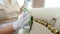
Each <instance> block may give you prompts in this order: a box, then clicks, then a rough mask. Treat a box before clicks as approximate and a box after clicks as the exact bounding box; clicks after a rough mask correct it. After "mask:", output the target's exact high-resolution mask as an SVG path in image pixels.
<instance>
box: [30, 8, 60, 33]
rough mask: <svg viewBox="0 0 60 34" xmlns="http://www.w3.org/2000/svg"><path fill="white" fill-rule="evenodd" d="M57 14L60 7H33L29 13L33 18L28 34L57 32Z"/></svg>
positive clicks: (59, 28) (59, 18)
mask: <svg viewBox="0 0 60 34" xmlns="http://www.w3.org/2000/svg"><path fill="white" fill-rule="evenodd" d="M59 14H60V8H33V9H32V10H31V15H32V16H33V18H34V19H33V26H32V30H31V32H30V34H59V33H58V32H59V31H60V25H59V24H60V23H59V22H60V15H59ZM46 24H47V25H46ZM54 31H55V32H54Z"/></svg>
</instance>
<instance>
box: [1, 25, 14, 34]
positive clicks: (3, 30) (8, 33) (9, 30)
mask: <svg viewBox="0 0 60 34" xmlns="http://www.w3.org/2000/svg"><path fill="white" fill-rule="evenodd" d="M13 32H15V30H14V29H13V27H12V25H9V26H6V27H4V28H0V34H11V33H13Z"/></svg>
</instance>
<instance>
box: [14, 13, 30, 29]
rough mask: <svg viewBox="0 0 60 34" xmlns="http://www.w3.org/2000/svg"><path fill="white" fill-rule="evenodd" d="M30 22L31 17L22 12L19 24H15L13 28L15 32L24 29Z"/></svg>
mask: <svg viewBox="0 0 60 34" xmlns="http://www.w3.org/2000/svg"><path fill="white" fill-rule="evenodd" d="M28 22H29V15H28V14H27V13H24V12H22V13H21V15H20V16H19V17H18V20H17V22H15V23H13V28H14V29H15V30H19V29H21V28H24V26H25V25H26V24H28Z"/></svg>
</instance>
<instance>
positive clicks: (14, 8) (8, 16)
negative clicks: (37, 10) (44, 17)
mask: <svg viewBox="0 0 60 34" xmlns="http://www.w3.org/2000/svg"><path fill="white" fill-rule="evenodd" d="M19 14H20V7H19V6H18V4H17V2H16V3H15V1H14V2H13V1H12V3H11V4H9V5H8V4H4V5H2V4H0V22H5V21H6V22H9V21H13V20H16V19H17V18H18V16H19Z"/></svg>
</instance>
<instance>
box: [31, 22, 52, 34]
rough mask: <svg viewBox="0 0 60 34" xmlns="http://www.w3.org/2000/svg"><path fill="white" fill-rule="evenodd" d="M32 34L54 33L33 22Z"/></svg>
mask: <svg viewBox="0 0 60 34" xmlns="http://www.w3.org/2000/svg"><path fill="white" fill-rule="evenodd" d="M30 34H53V33H52V32H51V31H50V30H49V29H48V28H47V27H45V26H43V25H41V24H39V23H37V22H33V27H32V30H31V32H30Z"/></svg>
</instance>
